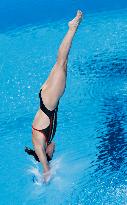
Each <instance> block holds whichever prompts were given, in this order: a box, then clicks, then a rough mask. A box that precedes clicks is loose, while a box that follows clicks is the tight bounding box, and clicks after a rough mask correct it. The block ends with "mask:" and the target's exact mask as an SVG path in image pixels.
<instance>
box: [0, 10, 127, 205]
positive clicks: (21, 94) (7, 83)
mask: <svg viewBox="0 0 127 205" xmlns="http://www.w3.org/2000/svg"><path fill="white" fill-rule="evenodd" d="M67 21H68V20H67V19H64V18H61V19H59V20H55V21H53V22H45V23H43V24H38V25H36V24H35V25H29V26H25V25H24V26H22V27H20V28H18V27H17V28H16V29H15V30H11V31H8V32H2V33H1V34H0V45H1V46H0V75H1V82H0V91H1V100H0V108H1V115H0V122H1V126H0V133H1V143H0V150H1V155H0V158H1V164H0V173H1V180H0V188H1V192H0V195H1V196H0V199H1V202H0V204H1V205H5V204H6V205H12V204H13V205H27V204H29V205H35V204H36V205H43V204H44V205H126V204H127V178H126V172H127V169H126V163H127V160H126V156H127V151H126V146H127V140H126V136H127V135H126V133H127V114H126V113H127V35H126V33H127V10H126V9H125V10H117V11H108V12H106V11H105V12H100V13H94V14H91V15H90V14H89V15H88V14H86V19H84V20H83V22H82V24H81V26H80V28H79V30H78V32H77V35H76V36H75V39H74V42H73V45H72V49H71V52H70V56H69V63H68V76H67V87H66V92H65V94H64V96H63V97H62V99H61V101H60V106H59V114H58V129H57V133H56V136H55V139H54V140H55V142H56V152H55V154H54V159H53V161H52V164H51V166H52V172H53V179H52V181H51V183H50V184H49V185H48V186H45V185H44V184H36V183H33V181H32V177H33V174H35V175H37V176H38V175H39V172H40V170H41V168H40V167H39V165H38V164H36V162H35V161H34V160H33V159H32V158H31V157H29V156H27V155H26V154H25V152H24V147H25V145H28V146H32V144H31V124H32V120H33V117H34V114H35V112H36V111H37V108H38V106H39V99H38V91H39V88H40V86H41V84H42V82H44V80H45V79H46V78H47V76H48V74H49V72H50V70H51V68H52V66H53V65H54V63H55V60H56V55H57V49H58V47H59V45H60V42H61V40H62V39H63V37H64V34H65V33H66V31H67Z"/></svg>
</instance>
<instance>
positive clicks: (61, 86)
mask: <svg viewBox="0 0 127 205" xmlns="http://www.w3.org/2000/svg"><path fill="white" fill-rule="evenodd" d="M81 20H82V12H81V11H80V10H78V11H77V15H76V17H75V18H74V19H73V20H72V21H70V22H69V23H68V26H69V29H68V32H67V34H66V35H65V37H64V39H63V41H62V43H61V45H60V48H59V51H58V56H57V60H56V63H55V65H54V67H53V68H52V70H51V73H50V75H49V77H48V79H47V80H46V81H45V83H44V84H43V85H42V87H41V89H40V92H39V98H40V109H39V110H38V111H37V113H36V115H35V118H34V121H33V125H32V142H33V145H34V150H32V149H29V148H27V147H26V148H25V151H26V152H27V153H28V154H29V155H33V156H34V158H35V159H36V160H37V161H38V162H41V164H42V166H43V174H44V179H45V181H46V180H47V179H48V178H49V177H50V166H49V161H50V160H51V159H52V157H53V153H54V150H55V143H54V142H52V139H53V137H54V135H55V131H56V125H57V111H58V104H59V100H60V98H61V96H62V95H63V93H64V90H65V86H66V75H67V61H68V54H69V51H70V48H71V44H72V40H73V37H74V35H75V33H76V31H77V28H78V26H79V24H80V22H81Z"/></svg>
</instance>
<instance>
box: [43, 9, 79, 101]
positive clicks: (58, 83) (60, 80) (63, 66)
mask: <svg viewBox="0 0 127 205" xmlns="http://www.w3.org/2000/svg"><path fill="white" fill-rule="evenodd" d="M81 19H82V12H81V11H78V12H77V15H76V17H75V18H74V19H73V20H72V21H70V22H69V24H68V25H69V30H68V32H67V34H66V35H65V37H64V39H63V41H62V43H61V45H60V47H59V50H58V55H57V61H56V64H55V65H54V67H53V69H52V71H51V73H50V75H49V77H48V79H47V81H46V85H47V87H48V88H49V89H50V88H52V89H51V90H52V91H53V92H52V93H53V95H56V98H57V97H59V96H60V95H61V94H62V93H63V91H64V89H65V84H66V70H67V60H68V55H69V51H70V48H71V44H72V40H73V37H74V35H75V33H76V30H77V28H78V25H79V23H80V21H81ZM51 95H52V94H51ZM52 97H53V96H52Z"/></svg>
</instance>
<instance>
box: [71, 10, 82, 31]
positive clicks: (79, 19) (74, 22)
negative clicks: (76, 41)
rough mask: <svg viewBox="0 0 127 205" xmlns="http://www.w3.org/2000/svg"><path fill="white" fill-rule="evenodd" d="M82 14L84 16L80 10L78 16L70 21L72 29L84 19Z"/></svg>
mask: <svg viewBox="0 0 127 205" xmlns="http://www.w3.org/2000/svg"><path fill="white" fill-rule="evenodd" d="M82 16H83V13H82V12H81V11H80V10H78V11H77V15H76V17H75V18H74V19H73V20H72V21H69V23H68V26H69V28H70V29H71V30H76V29H77V28H78V26H79V24H80V22H81V20H82Z"/></svg>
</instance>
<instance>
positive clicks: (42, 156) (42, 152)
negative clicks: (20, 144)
mask: <svg viewBox="0 0 127 205" xmlns="http://www.w3.org/2000/svg"><path fill="white" fill-rule="evenodd" d="M34 148H35V152H36V154H37V156H38V158H39V160H40V162H41V164H42V166H43V168H44V173H46V172H48V171H49V170H50V167H49V163H48V161H47V157H46V153H45V148H44V146H42V145H35V146H34Z"/></svg>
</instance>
